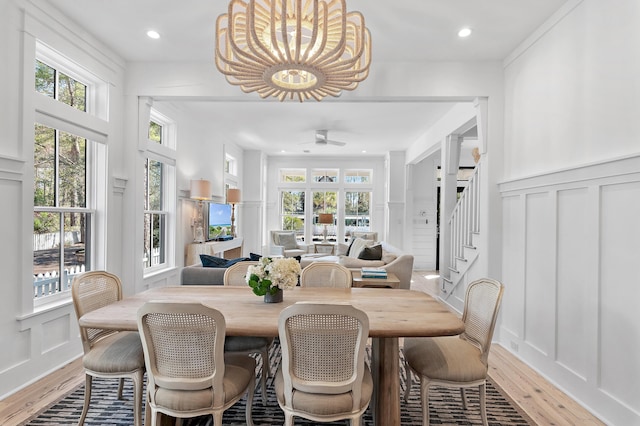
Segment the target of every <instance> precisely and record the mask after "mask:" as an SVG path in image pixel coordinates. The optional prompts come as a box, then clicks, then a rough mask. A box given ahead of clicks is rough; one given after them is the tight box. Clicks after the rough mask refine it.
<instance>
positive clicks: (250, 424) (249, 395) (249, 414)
mask: <svg viewBox="0 0 640 426" xmlns="http://www.w3.org/2000/svg"><path fill="white" fill-rule="evenodd" d="M263 376H264V374H263ZM255 387H256V376H255V374H254V375H253V377H251V382H250V383H249V389H248V390H247V406H246V411H245V417H246V421H247V426H253V416H252V410H253V393H254V389H255ZM220 416H222V414H220ZM220 420H221V422H220V424H222V417H220Z"/></svg>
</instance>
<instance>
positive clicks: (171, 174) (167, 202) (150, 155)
mask: <svg viewBox="0 0 640 426" xmlns="http://www.w3.org/2000/svg"><path fill="white" fill-rule="evenodd" d="M151 122H154V123H156V124H158V125H160V126H161V128H162V130H161V137H160V143H159V142H158V141H155V140H152V139H150V138H149V127H150V123H151ZM146 135H147V139H146V144H145V145H146V146H145V152H144V162H143V171H145V170H147V164H149V162H150V161H155V162H158V163H159V164H160V165H161V167H162V178H161V185H160V191H161V206H160V208H159V209H153V208H147V206H148V203H147V200H146V199H145V198H146V197H147V196H148V195H150V194H149V193H148V192H147V188H144V189H143V192H142V194H143V201H144V205H143V209H142V223H143V227H142V240H141V241H142V253H141V255H142V258H141V263H142V274H143V277H144V278H146V277H149V276H151V275H154V274H156V273H159V272H162V271H165V270H168V269H171V268H173V267H175V243H176V219H175V218H176V211H175V206H176V199H177V194H176V191H175V186H176V173H177V172H176V167H175V163H176V158H177V151H176V149H175V148H176V146H177V140H176V135H177V129H176V123H175V121H173V120H172V119H171V118H169V117H168V116H166V115H164V114H163V113H161V112H160V111H158V110H156V109H154V108H153V107H152V108H151V109H150V111H149V121H148V123H147V133H146ZM143 175H144V173H143ZM142 182H143V183H144V182H148V180H147V177H145V178H144V179H143V181H142ZM147 215H152V216H154V215H157V216H160V217H161V220H160V223H161V226H160V231H159V233H160V237H159V238H160V239H161V240H162V241H161V243H160V254H159V257H160V259H161V262H159V263H157V264H155V265H154V264H152V263H151V264H149V266H147V264H148V263H147V257H145V256H152V253H148V254H147V253H145V248H146V247H147V245H146V242H147V241H146V239H147V236H148V237H149V239H150V240H151V241H153V239H154V237H153V232H151V233H150V234H149V235H147V233H146V231H147V230H146V225H147V222H146V216H147ZM152 245H153V244H152ZM150 248H153V247H150Z"/></svg>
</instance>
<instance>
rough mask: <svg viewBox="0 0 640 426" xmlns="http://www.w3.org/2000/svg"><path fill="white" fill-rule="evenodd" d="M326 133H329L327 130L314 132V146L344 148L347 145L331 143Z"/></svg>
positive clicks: (338, 142) (336, 142)
mask: <svg viewBox="0 0 640 426" xmlns="http://www.w3.org/2000/svg"><path fill="white" fill-rule="evenodd" d="M328 133H329V131H328V130H316V140H315V144H316V145H337V146H345V145H346V144H347V143H346V142H340V141H332V140H331V139H329V136H328Z"/></svg>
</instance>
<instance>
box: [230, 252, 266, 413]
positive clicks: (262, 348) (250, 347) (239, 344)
mask: <svg viewBox="0 0 640 426" xmlns="http://www.w3.org/2000/svg"><path fill="white" fill-rule="evenodd" d="M256 264H258V262H256V261H249V260H247V261H244V262H238V263H235V264H233V265H231V266H230V267H228V268H227V270H226V271H225V272H224V279H223V280H224V285H231V286H248V284H247V281H246V280H245V275H246V274H247V268H249V266H251V265H256ZM272 343H273V338H272V337H257V336H229V337H227V340H225V342H224V351H225V352H230V353H244V354H259V355H260V358H262V374H261V377H260V385H261V387H262V405H266V404H267V377H270V376H271V366H270V365H269V348H270V347H271V344H272Z"/></svg>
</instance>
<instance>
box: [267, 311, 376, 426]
mask: <svg viewBox="0 0 640 426" xmlns="http://www.w3.org/2000/svg"><path fill="white" fill-rule="evenodd" d="M278 334H279V336H280V345H281V347H282V365H281V367H280V369H279V370H278V373H277V374H276V379H275V389H276V396H277V398H278V404H279V405H280V407H281V408H282V410H283V411H284V414H285V425H293V417H294V416H299V417H303V418H306V419H309V420H312V421H316V422H331V421H335V420H340V419H349V420H350V422H351V425H359V424H360V419H361V417H362V414H363V413H364V411H365V410H366V409H367V407H368V405H369V402H370V401H371V395H372V392H373V380H372V378H371V372H370V371H369V368H368V367H367V366H366V365H365V361H364V355H365V346H366V343H367V337H368V335H369V319H368V317H367V315H366V314H365V313H364V312H362V311H360V310H359V309H356V308H354V307H353V306H350V305H330V304H312V303H296V304H294V305H291V306H289V307H287V308H285V309H284V310H283V311H282V313H281V314H280V317H279V322H278Z"/></svg>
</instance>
